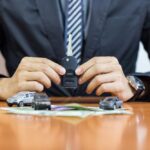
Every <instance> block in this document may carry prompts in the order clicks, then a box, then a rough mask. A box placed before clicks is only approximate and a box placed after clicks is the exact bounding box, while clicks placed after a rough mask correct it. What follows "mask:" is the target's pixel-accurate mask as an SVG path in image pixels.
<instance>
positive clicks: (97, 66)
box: [95, 65, 100, 74]
mask: <svg viewBox="0 0 150 150" xmlns="http://www.w3.org/2000/svg"><path fill="white" fill-rule="evenodd" d="M99 70H100V66H99V65H95V72H96V73H97V74H98V73H99Z"/></svg>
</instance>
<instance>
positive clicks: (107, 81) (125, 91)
mask: <svg viewBox="0 0 150 150" xmlns="http://www.w3.org/2000/svg"><path fill="white" fill-rule="evenodd" d="M76 74H77V75H78V76H80V78H79V84H84V83H85V82H89V84H88V87H87V89H86V92H87V93H88V94H91V93H92V92H93V91H94V90H96V95H97V96H100V95H101V94H103V93H111V94H112V95H114V96H117V97H119V98H120V99H121V100H123V101H127V100H129V99H130V98H132V97H133V95H134V92H135V91H134V90H133V89H132V88H131V87H130V85H129V83H128V80H127V78H126V77H125V75H124V73H123V70H122V67H121V65H120V64H119V62H118V60H117V58H115V57H94V58H92V59H91V60H89V61H88V62H86V63H84V64H83V65H81V66H80V67H78V68H77V70H76Z"/></svg>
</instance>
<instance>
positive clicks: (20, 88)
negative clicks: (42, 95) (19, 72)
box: [17, 82, 24, 91]
mask: <svg viewBox="0 0 150 150" xmlns="http://www.w3.org/2000/svg"><path fill="white" fill-rule="evenodd" d="M17 88H18V91H24V86H23V84H22V82H18V83H17Z"/></svg>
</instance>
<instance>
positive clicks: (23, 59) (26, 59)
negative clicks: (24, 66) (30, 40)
mask: <svg viewBox="0 0 150 150" xmlns="http://www.w3.org/2000/svg"><path fill="white" fill-rule="evenodd" d="M28 59H29V57H23V58H22V60H21V62H22V63H26V62H27V61H28Z"/></svg>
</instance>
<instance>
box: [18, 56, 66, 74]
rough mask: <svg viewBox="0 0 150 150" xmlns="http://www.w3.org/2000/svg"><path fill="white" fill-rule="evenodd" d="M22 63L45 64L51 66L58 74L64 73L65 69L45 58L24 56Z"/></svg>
mask: <svg viewBox="0 0 150 150" xmlns="http://www.w3.org/2000/svg"><path fill="white" fill-rule="evenodd" d="M21 62H22V63H23V64H28V63H29V62H30V63H40V64H46V65H48V66H49V67H51V68H52V69H53V70H55V71H56V72H57V73H58V74H60V75H64V74H65V72H66V70H65V68H64V67H62V66H61V65H59V64H57V63H55V62H53V61H51V60H49V59H47V58H39V57H24V58H23V59H22V61H21Z"/></svg>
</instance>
